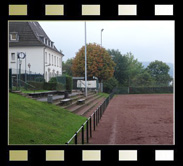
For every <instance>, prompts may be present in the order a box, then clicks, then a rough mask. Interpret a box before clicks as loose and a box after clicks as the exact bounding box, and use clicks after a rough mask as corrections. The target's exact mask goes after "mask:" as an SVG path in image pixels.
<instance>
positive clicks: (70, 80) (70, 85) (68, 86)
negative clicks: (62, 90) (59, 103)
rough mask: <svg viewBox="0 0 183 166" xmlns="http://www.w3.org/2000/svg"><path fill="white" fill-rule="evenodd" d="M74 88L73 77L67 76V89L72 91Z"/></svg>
mask: <svg viewBox="0 0 183 166" xmlns="http://www.w3.org/2000/svg"><path fill="white" fill-rule="evenodd" d="M72 88H73V82H72V77H71V76H66V90H67V91H72Z"/></svg>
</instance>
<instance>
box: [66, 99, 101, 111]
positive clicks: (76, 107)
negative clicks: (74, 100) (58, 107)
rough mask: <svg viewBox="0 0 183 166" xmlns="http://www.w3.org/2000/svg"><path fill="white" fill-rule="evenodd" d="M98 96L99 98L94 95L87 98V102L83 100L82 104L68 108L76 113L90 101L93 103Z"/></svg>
mask: <svg viewBox="0 0 183 166" xmlns="http://www.w3.org/2000/svg"><path fill="white" fill-rule="evenodd" d="M98 98H100V96H96V97H94V98H91V99H89V100H88V101H87V102H85V104H84V105H76V106H74V107H72V108H70V109H69V110H70V111H71V112H73V113H77V112H79V111H80V110H81V109H83V108H84V107H86V106H88V105H90V104H92V103H93V102H94V101H95V100H97V99H98Z"/></svg>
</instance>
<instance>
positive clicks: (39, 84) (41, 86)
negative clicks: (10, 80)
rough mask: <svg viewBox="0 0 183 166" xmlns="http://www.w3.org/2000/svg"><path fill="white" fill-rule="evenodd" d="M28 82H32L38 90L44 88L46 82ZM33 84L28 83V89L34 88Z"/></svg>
mask: <svg viewBox="0 0 183 166" xmlns="http://www.w3.org/2000/svg"><path fill="white" fill-rule="evenodd" d="M27 83H28V84H30V85H31V86H34V87H35V89H36V90H42V89H43V86H44V83H43V82H35V81H28V82H27ZM31 86H29V85H27V89H31V90H32V89H34V88H32V87H31Z"/></svg>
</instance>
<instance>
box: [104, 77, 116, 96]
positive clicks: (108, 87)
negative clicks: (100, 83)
mask: <svg viewBox="0 0 183 166" xmlns="http://www.w3.org/2000/svg"><path fill="white" fill-rule="evenodd" d="M117 86H118V81H117V79H115V78H114V77H111V78H110V79H109V80H107V81H105V82H104V92H106V93H111V92H112V90H113V89H114V88H115V87H117Z"/></svg>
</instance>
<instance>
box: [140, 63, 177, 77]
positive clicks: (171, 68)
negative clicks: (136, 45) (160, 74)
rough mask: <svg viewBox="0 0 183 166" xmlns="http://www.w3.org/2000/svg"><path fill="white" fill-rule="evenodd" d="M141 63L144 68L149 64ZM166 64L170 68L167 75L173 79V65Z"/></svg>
mask: <svg viewBox="0 0 183 166" xmlns="http://www.w3.org/2000/svg"><path fill="white" fill-rule="evenodd" d="M141 63H142V65H143V66H144V68H146V67H147V66H148V65H149V64H150V63H151V62H141ZM166 64H167V65H168V66H169V67H170V70H169V75H170V76H171V77H174V75H173V71H174V65H173V63H166Z"/></svg>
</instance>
